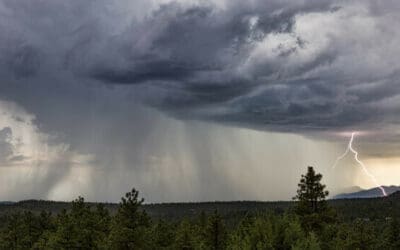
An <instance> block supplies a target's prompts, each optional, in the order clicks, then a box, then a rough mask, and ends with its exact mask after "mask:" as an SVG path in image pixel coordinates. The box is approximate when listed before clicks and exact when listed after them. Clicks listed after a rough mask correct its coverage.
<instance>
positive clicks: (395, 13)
mask: <svg viewBox="0 0 400 250" xmlns="http://www.w3.org/2000/svg"><path fill="white" fill-rule="evenodd" d="M399 12H400V3H399V2H398V1H394V0H393V1H391V0H387V1H372V0H371V1H368V0H362V1H361V0H360V1H356V0H352V1H325V0H309V1H306V0H290V1H289V0H287V1H285V0H284V1H282V0H268V1H265V0H249V1H239V0H214V1H212V0H210V1H207V0H204V1H202V0H178V1H170V0H151V1H150V0H120V1H108V0H81V1H65V0H19V1H15V0H0V200H20V199H30V198H41V199H54V200H71V199H73V198H75V197H77V196H78V195H83V196H85V197H86V198H87V199H89V200H92V201H117V200H118V199H119V197H120V196H121V195H122V194H123V193H124V192H126V191H128V190H130V189H131V188H132V187H136V188H137V189H139V191H140V192H141V194H142V195H143V196H144V197H145V198H146V200H147V201H149V202H164V201H203V200H281V199H290V198H291V197H293V196H294V194H295V190H296V183H297V182H298V180H299V178H300V175H301V174H302V173H303V172H304V171H305V170H306V168H307V166H308V165H313V166H315V167H316V168H317V170H318V171H319V172H322V173H323V174H324V181H325V183H327V184H328V189H329V190H331V191H332V193H335V192H340V190H343V189H344V188H347V187H350V186H354V185H358V186H362V187H364V188H368V187H372V186H374V183H373V182H371V180H370V179H369V178H368V176H366V175H365V174H363V172H362V171H361V170H360V167H359V166H358V165H357V164H356V162H355V161H354V160H352V157H351V155H350V156H349V157H346V158H345V159H344V160H343V161H341V162H340V163H339V164H338V166H337V168H335V169H332V165H333V164H334V162H335V159H336V157H338V156H340V155H341V154H342V153H343V152H344V151H345V150H346V145H347V142H348V140H349V136H350V133H351V132H352V131H358V132H359V133H358V134H357V135H356V138H355V140H354V144H353V146H354V148H356V149H357V150H358V151H359V153H360V155H359V156H360V158H361V159H363V160H364V161H365V163H366V165H367V166H368V169H369V170H370V171H371V173H373V174H374V175H375V176H376V179H377V180H378V181H379V183H381V184H385V185H390V184H395V185H398V184H400V183H399V181H398V180H399V179H400V167H398V166H400V165H399V164H400V157H399V153H400V152H399V151H400V147H399V146H400V145H399V141H400V133H399V131H400V130H399V122H400V84H399V82H398V79H399V75H400V64H399V63H398V58H399V55H400V47H399V44H400V32H399V31H398V27H400V15H399V14H400V13H399Z"/></svg>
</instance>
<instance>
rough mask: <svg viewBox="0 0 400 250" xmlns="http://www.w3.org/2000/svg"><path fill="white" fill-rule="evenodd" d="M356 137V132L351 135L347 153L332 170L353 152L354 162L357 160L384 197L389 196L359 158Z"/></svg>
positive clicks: (340, 157) (339, 158) (336, 162)
mask: <svg viewBox="0 0 400 250" xmlns="http://www.w3.org/2000/svg"><path fill="white" fill-rule="evenodd" d="M355 135H356V132H353V133H351V137H350V141H349V144H348V145H347V148H346V151H345V152H344V153H343V154H342V155H341V156H339V157H338V158H337V159H336V161H335V164H333V166H332V168H335V167H336V165H337V164H338V163H339V161H341V160H342V159H343V158H344V157H345V156H346V155H347V154H348V153H349V152H352V153H353V154H354V160H356V162H357V163H358V165H360V166H361V169H362V170H363V171H364V173H365V174H366V175H367V176H368V177H369V178H370V179H371V181H372V182H373V183H374V184H375V185H376V186H377V187H378V188H379V189H380V190H381V192H382V195H383V196H387V193H386V190H385V189H384V188H383V187H382V186H381V185H380V184H379V182H378V181H377V179H376V177H375V176H374V175H373V174H371V172H369V170H368V168H367V167H366V166H365V164H364V163H363V162H362V161H361V160H360V159H359V158H358V152H357V151H356V150H355V149H354V148H353V141H354V136H355Z"/></svg>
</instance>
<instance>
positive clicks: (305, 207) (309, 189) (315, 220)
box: [294, 167, 334, 230]
mask: <svg viewBox="0 0 400 250" xmlns="http://www.w3.org/2000/svg"><path fill="white" fill-rule="evenodd" d="M321 179H322V175H321V174H316V173H315V171H314V168H313V167H308V170H307V174H306V175H302V176H301V179H300V183H299V184H298V190H297V195H296V196H295V197H294V200H296V201H297V203H296V207H295V212H296V214H297V215H299V217H300V219H301V220H302V225H303V227H304V228H305V229H306V230H320V229H321V227H322V225H323V224H324V223H325V222H331V221H333V219H334V211H333V210H332V209H331V208H330V207H328V205H327V202H326V200H325V198H326V197H327V196H328V194H329V192H328V191H326V190H325V185H323V184H321Z"/></svg>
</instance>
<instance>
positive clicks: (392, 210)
mask: <svg viewBox="0 0 400 250" xmlns="http://www.w3.org/2000/svg"><path fill="white" fill-rule="evenodd" d="M328 203H329V204H330V205H331V206H333V207H334V208H336V210H337V211H338V212H339V213H340V214H341V216H343V217H344V218H348V219H354V218H358V217H360V218H365V217H368V218H385V217H387V216H392V215H393V214H397V215H398V216H400V209H398V208H400V191H399V192H396V193H394V194H393V195H392V196H388V197H377V198H345V199H332V200H329V201H328ZM89 204H90V205H91V206H96V205H97V203H89ZM103 204H104V205H105V207H106V208H107V209H108V210H109V211H110V212H111V213H115V211H116V210H117V207H118V204H115V203H103ZM293 204H294V202H292V201H276V202H261V201H231V202H199V203H159V204H145V205H143V209H144V210H145V211H146V212H147V213H148V214H149V215H150V216H151V217H152V218H154V219H158V218H162V219H168V220H175V219H181V218H183V217H195V216H197V215H199V214H200V213H201V212H203V211H204V212H206V213H211V212H213V211H215V210H218V212H219V213H221V214H222V215H223V216H225V217H235V215H238V216H240V215H243V214H247V213H258V212H263V211H269V212H273V213H283V212H284V211H286V210H287V209H290V208H291V207H292V206H293ZM70 207H71V203H70V202H56V201H44V200H26V201H20V202H14V203H0V216H2V215H5V214H8V213H13V212H18V211H33V212H35V213H39V212H40V211H43V210H44V211H49V212H51V213H52V214H57V213H59V212H60V211H62V210H63V209H69V208H70Z"/></svg>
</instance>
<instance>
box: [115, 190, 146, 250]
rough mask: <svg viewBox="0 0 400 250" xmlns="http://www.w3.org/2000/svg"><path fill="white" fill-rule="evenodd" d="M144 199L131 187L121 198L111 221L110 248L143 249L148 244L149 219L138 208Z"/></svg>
mask: <svg viewBox="0 0 400 250" xmlns="http://www.w3.org/2000/svg"><path fill="white" fill-rule="evenodd" d="M143 202H144V199H139V192H138V191H136V190H135V189H132V191H131V192H128V193H126V194H125V197H122V198H121V202H120V204H119V207H118V211H117V213H116V215H115V216H114V218H113V221H112V223H111V231H110V236H109V248H110V249H143V248H145V247H146V245H148V240H147V238H146V237H147V236H148V232H149V228H150V219H149V217H148V216H147V214H146V213H145V212H144V211H140V210H139V208H140V206H141V205H142V203H143Z"/></svg>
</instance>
